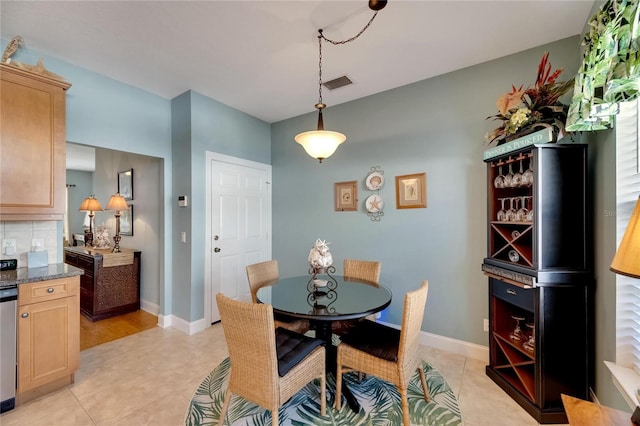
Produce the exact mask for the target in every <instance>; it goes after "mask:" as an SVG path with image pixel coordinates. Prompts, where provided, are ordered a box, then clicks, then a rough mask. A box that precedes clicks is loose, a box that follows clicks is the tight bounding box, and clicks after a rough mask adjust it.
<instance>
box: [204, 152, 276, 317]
mask: <svg viewBox="0 0 640 426" xmlns="http://www.w3.org/2000/svg"><path fill="white" fill-rule="evenodd" d="M205 161H206V165H205V180H206V184H205V203H206V204H205V238H204V240H205V244H204V245H205V248H204V250H205V256H204V317H205V319H206V321H207V327H208V326H210V325H211V323H212V318H211V317H212V314H213V309H212V308H213V307H212V303H213V283H212V282H211V279H212V277H211V251H212V246H213V245H212V242H213V237H212V235H211V233H212V231H211V213H212V212H211V202H212V200H211V176H212V172H213V170H212V167H211V163H212V161H218V162H221V163H228V164H232V165H236V166H242V167H252V168H255V169H261V170H264V171H265V172H267V173H268V175H269V176H271V164H266V163H259V162H257V161H251V160H246V159H244V158H239V157H233V156H230V155H225V154H218V153H217V152H212V151H205ZM271 193H273V192H271ZM270 204H271V206H272V207H271V209H273V204H272V203H270ZM271 214H272V212H271V211H270V212H269V215H270V216H271ZM269 235H271V225H270V226H269ZM270 239H271V241H273V237H271V238H270ZM271 249H272V248H271V247H270V248H269V252H271Z"/></svg>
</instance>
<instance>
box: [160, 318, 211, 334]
mask: <svg viewBox="0 0 640 426" xmlns="http://www.w3.org/2000/svg"><path fill="white" fill-rule="evenodd" d="M158 326H160V327H162V328H167V327H174V328H176V329H178V330H180V331H181V332H183V333H185V334H188V335H189V336H191V335H193V334H196V333H199V332H201V331H203V330H205V329H206V328H208V327H210V326H211V324H209V323H208V322H207V321H205V320H204V318H202V319H199V320H197V321H193V322H189V321H185V320H183V319H182V318H180V317H177V316H175V315H166V316H165V315H158Z"/></svg>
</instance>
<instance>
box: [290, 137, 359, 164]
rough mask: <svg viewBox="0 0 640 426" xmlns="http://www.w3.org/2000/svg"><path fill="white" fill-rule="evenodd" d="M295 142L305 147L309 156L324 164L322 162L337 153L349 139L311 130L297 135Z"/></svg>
mask: <svg viewBox="0 0 640 426" xmlns="http://www.w3.org/2000/svg"><path fill="white" fill-rule="evenodd" d="M295 140H296V142H298V143H299V144H300V145H302V146H303V148H304V150H305V151H306V152H307V154H309V155H310V156H312V157H313V158H316V159H318V160H319V161H320V162H321V163H322V160H324V159H325V158H328V157H330V156H331V155H332V154H333V153H334V152H336V149H338V146H339V145H340V144H341V143H343V142H344V141H345V140H347V137H346V136H345V135H343V134H342V133H339V132H332V131H330V130H311V131H309V132H304V133H300V134H298V135H296V137H295Z"/></svg>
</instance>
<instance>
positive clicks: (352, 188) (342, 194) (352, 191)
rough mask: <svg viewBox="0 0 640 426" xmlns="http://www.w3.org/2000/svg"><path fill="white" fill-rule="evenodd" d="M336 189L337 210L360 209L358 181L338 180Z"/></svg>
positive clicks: (335, 185)
mask: <svg viewBox="0 0 640 426" xmlns="http://www.w3.org/2000/svg"><path fill="white" fill-rule="evenodd" d="M334 189H335V209H336V211H337V212H348V211H356V210H358V181H356V180H351V181H348V182H336V183H335V184H334Z"/></svg>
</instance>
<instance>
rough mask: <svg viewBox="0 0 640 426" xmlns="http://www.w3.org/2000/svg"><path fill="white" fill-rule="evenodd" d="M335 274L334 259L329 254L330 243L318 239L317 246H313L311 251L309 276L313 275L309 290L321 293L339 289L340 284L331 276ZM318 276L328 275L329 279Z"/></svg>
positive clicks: (308, 285)
mask: <svg viewBox="0 0 640 426" xmlns="http://www.w3.org/2000/svg"><path fill="white" fill-rule="evenodd" d="M335 272H336V268H335V267H334V266H333V257H332V256H331V252H329V243H327V242H326V241H324V240H321V239H319V238H318V239H317V240H316V242H315V244H314V245H313V246H311V251H309V274H311V279H310V280H309V282H308V283H307V290H309V291H310V292H319V293H326V292H327V291H329V290H334V289H335V288H336V287H338V283H337V281H336V280H335V278H333V277H332V276H331V273H335ZM318 275H326V276H327V278H328V279H321V278H318Z"/></svg>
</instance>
